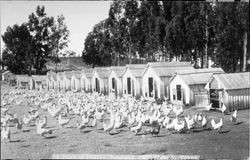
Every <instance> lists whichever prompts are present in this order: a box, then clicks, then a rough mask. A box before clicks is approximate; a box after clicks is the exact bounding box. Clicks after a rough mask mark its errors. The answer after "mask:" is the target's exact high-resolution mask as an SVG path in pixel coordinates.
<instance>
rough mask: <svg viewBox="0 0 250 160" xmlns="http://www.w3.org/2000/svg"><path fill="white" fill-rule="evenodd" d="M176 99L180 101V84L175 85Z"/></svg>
mask: <svg viewBox="0 0 250 160" xmlns="http://www.w3.org/2000/svg"><path fill="white" fill-rule="evenodd" d="M176 94H177V100H178V101H181V85H176Z"/></svg>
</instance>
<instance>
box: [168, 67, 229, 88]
mask: <svg viewBox="0 0 250 160" xmlns="http://www.w3.org/2000/svg"><path fill="white" fill-rule="evenodd" d="M221 73H225V72H224V71H223V70H222V69H221V68H206V69H193V70H192V69H190V70H177V71H176V75H179V76H180V78H181V79H182V80H183V81H184V82H185V83H186V84H187V85H196V84H206V83H207V82H208V81H209V79H210V78H211V77H212V75H213V74H221ZM174 77H175V76H173V77H172V78H171V79H170V81H172V80H173V79H174Z"/></svg>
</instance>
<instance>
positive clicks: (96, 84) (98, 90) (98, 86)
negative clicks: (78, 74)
mask: <svg viewBox="0 0 250 160" xmlns="http://www.w3.org/2000/svg"><path fill="white" fill-rule="evenodd" d="M95 86H96V87H95V88H96V92H98V93H100V82H99V80H98V79H97V78H95Z"/></svg>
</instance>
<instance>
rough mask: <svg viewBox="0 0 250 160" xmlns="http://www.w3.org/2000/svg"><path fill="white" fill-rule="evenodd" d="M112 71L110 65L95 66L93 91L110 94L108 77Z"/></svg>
mask: <svg viewBox="0 0 250 160" xmlns="http://www.w3.org/2000/svg"><path fill="white" fill-rule="evenodd" d="M110 72H111V68H110V67H95V69H94V72H93V77H92V91H94V92H98V93H103V94H104V95H107V94H108V91H109V88H108V77H109V74H110Z"/></svg>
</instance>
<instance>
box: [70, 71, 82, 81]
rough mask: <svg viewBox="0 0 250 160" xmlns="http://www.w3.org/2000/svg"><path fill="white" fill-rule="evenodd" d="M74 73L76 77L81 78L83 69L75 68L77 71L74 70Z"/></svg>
mask: <svg viewBox="0 0 250 160" xmlns="http://www.w3.org/2000/svg"><path fill="white" fill-rule="evenodd" d="M72 74H73V76H74V77H76V78H78V79H80V78H81V74H82V71H80V70H75V71H72Z"/></svg>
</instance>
